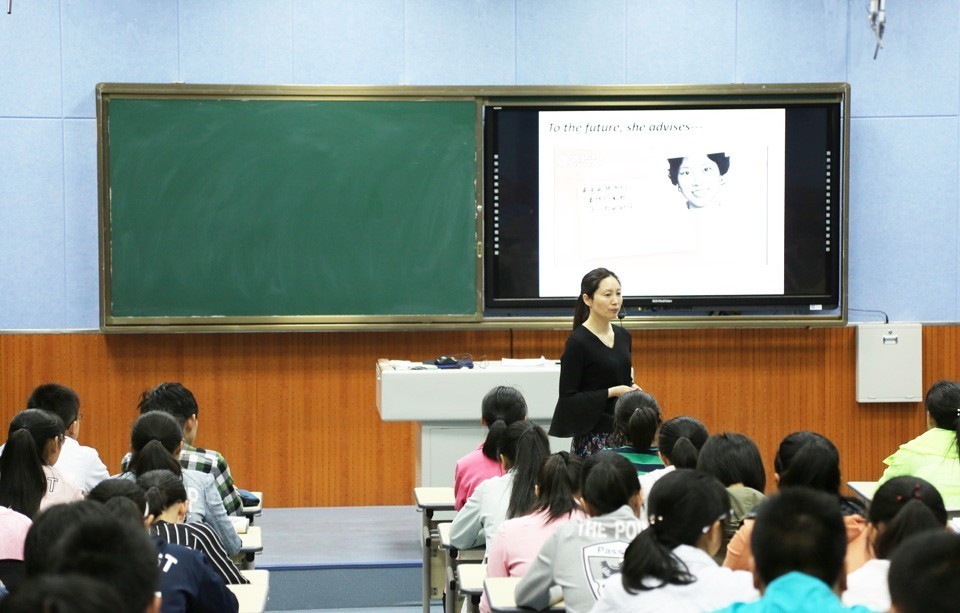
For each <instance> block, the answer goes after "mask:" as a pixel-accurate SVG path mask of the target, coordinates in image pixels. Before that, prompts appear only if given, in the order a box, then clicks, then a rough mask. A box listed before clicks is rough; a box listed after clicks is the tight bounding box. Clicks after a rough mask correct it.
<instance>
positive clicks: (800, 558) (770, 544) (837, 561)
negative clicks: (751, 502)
mask: <svg viewBox="0 0 960 613" xmlns="http://www.w3.org/2000/svg"><path fill="white" fill-rule="evenodd" d="M750 549H751V551H753V558H754V568H755V572H756V573H757V576H758V577H759V578H760V580H761V581H762V582H763V584H764V585H770V583H771V582H772V581H773V580H775V579H776V578H777V577H780V576H782V575H785V574H787V573H789V572H792V571H797V572H801V573H804V574H807V575H810V576H811V577H816V578H817V579H820V580H821V581H823V582H824V583H826V584H827V585H828V586H830V587H831V588H832V587H833V586H834V585H835V584H836V582H837V580H838V579H839V578H840V572H841V571H842V570H843V562H844V556H845V555H846V553H847V530H846V527H845V526H844V523H843V516H842V514H841V513H840V500H839V499H838V498H837V497H836V496H831V495H830V494H828V493H826V492H824V491H820V490H815V489H812V488H809V487H803V486H797V487H789V488H787V489H784V490H781V491H780V492H778V493H776V494H773V495H772V496H770V497H769V498H767V499H766V500H765V501H763V502H762V503H760V505H759V506H758V507H757V516H756V523H755V524H754V528H753V534H752V535H751V536H750Z"/></svg>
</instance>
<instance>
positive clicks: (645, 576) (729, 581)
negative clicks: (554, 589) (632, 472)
mask: <svg viewBox="0 0 960 613" xmlns="http://www.w3.org/2000/svg"><path fill="white" fill-rule="evenodd" d="M647 504H648V509H649V512H650V527H649V528H647V529H646V530H644V531H643V532H641V533H640V535H639V536H637V538H635V539H634V540H633V542H632V543H630V546H629V547H627V551H626V554H625V555H624V558H623V567H622V569H621V576H619V577H617V576H614V577H612V578H611V579H610V580H609V581H608V582H607V584H606V589H605V591H604V593H603V595H602V596H601V597H600V600H599V601H598V602H597V604H596V605H595V606H594V607H593V609H592V611H593V613H615V612H621V611H622V612H624V613H627V612H631V611H637V612H649V613H659V612H660V611H670V610H678V611H691V612H693V611H715V610H717V609H719V608H721V607H725V606H729V605H730V604H732V603H734V602H744V601H750V600H756V599H757V597H758V596H759V594H758V593H757V591H756V589H754V587H753V576H752V575H751V574H750V573H747V572H744V571H732V570H730V569H728V568H723V567H721V566H718V565H717V563H716V562H715V561H714V560H713V558H712V557H711V556H713V555H715V554H716V552H717V550H718V549H719V548H720V545H721V543H722V542H723V532H724V520H725V519H726V517H727V515H728V514H729V512H730V504H729V501H728V498H727V492H726V490H724V489H723V485H721V484H720V482H719V481H717V480H716V479H715V478H714V477H712V476H710V475H708V474H706V473H702V472H700V471H697V470H690V469H686V468H683V469H680V470H676V471H674V472H672V473H670V474H669V475H666V476H664V477H663V478H662V479H660V480H659V481H657V484H656V486H654V488H653V490H652V491H651V492H650V496H649V498H648V502H647Z"/></svg>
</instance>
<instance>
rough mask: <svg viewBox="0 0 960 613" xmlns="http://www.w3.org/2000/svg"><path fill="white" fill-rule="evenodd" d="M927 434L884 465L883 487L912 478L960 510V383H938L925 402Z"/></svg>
mask: <svg viewBox="0 0 960 613" xmlns="http://www.w3.org/2000/svg"><path fill="white" fill-rule="evenodd" d="M923 404H924V408H925V409H926V413H927V428H928V430H927V431H926V432H924V433H923V434H921V435H920V436H918V437H917V438H915V439H913V440H911V441H908V442H906V443H904V444H903V445H900V449H898V450H897V451H896V452H895V453H894V454H893V455H891V456H890V457H888V458H887V459H886V460H884V461H883V463H884V464H886V465H887V469H886V470H885V471H884V472H883V476H882V477H880V483H883V482H885V481H888V480H890V479H892V478H893V477H897V476H902V475H911V476H914V477H920V478H922V479H926V480H927V481H929V482H930V483H932V484H933V485H934V487H936V488H937V490H939V492H940V494H941V495H942V496H943V500H944V503H945V504H946V506H947V507H948V508H956V507H960V437H958V433H960V383H958V382H956V381H937V382H936V383H934V384H933V385H932V386H931V387H930V389H929V390H927V395H926V396H925V397H924V399H923Z"/></svg>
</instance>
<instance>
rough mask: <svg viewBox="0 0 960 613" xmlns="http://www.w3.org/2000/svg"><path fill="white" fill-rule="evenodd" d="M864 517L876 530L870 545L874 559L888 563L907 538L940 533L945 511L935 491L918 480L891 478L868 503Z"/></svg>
mask: <svg viewBox="0 0 960 613" xmlns="http://www.w3.org/2000/svg"><path fill="white" fill-rule="evenodd" d="M867 518H868V519H869V520H870V523H871V524H873V525H874V527H875V528H876V529H877V530H878V534H877V537H876V540H875V541H874V542H873V551H874V553H875V554H876V556H877V558H879V559H881V560H888V559H890V556H891V555H892V554H893V552H894V551H895V550H896V549H897V547H898V546H899V545H900V543H902V542H903V541H905V540H906V539H907V538H909V537H911V536H913V535H915V534H919V533H921V532H927V531H929V530H939V531H942V530H943V529H944V526H946V525H947V509H946V508H945V507H944V504H943V497H942V496H941V495H940V492H938V491H937V488H935V487H933V485H931V484H930V483H929V482H927V481H924V480H923V479H920V478H919V477H894V478H893V479H890V480H889V481H887V482H886V483H884V484H883V485H881V486H880V487H879V488H877V491H876V493H874V495H873V500H871V501H870V510H869V514H868V516H867Z"/></svg>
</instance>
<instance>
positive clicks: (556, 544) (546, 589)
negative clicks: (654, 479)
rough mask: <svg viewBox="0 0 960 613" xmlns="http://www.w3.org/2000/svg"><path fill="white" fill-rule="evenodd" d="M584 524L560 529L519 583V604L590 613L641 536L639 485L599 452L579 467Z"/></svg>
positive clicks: (626, 466)
mask: <svg viewBox="0 0 960 613" xmlns="http://www.w3.org/2000/svg"><path fill="white" fill-rule="evenodd" d="M580 490H581V492H580V493H581V495H582V498H583V510H584V512H586V514H587V515H588V516H589V517H587V518H586V519H581V520H576V521H570V522H566V523H564V524H563V525H562V526H560V527H559V528H558V529H557V531H556V532H554V533H553V535H552V536H551V537H550V538H548V539H547V540H546V542H545V543H544V544H543V547H541V548H540V551H539V553H537V557H536V558H535V559H534V560H533V562H532V563H531V564H530V567H529V568H528V569H527V573H526V574H525V575H524V576H523V579H521V580H520V583H518V584H517V588H516V592H515V596H516V601H517V605H519V606H521V607H532V608H534V609H537V610H543V609H546V608H547V607H548V606H550V605H551V604H553V603H555V602H557V601H558V600H559V599H560V598H561V597H562V598H563V601H564V604H565V607H566V610H567V612H568V613H584V612H586V611H589V610H590V608H591V607H592V606H593V605H594V603H595V602H596V600H597V599H598V598H599V597H600V595H601V594H602V592H603V585H604V583H605V582H606V580H607V579H608V578H610V577H611V576H613V575H615V574H617V573H618V572H619V569H620V563H621V562H622V561H623V553H624V551H625V550H626V548H627V545H628V544H629V543H630V541H632V540H633V539H634V537H636V535H637V534H639V533H640V521H639V520H638V519H637V513H638V512H639V510H640V485H639V483H638V481H637V471H635V470H634V469H633V465H632V464H630V461H629V460H627V459H626V458H625V457H623V456H621V455H619V454H617V453H614V452H613V451H609V450H607V451H601V452H599V453H596V454H594V455H591V456H589V457H588V458H587V459H586V460H585V461H584V463H583V474H582V476H581V487H580Z"/></svg>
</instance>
